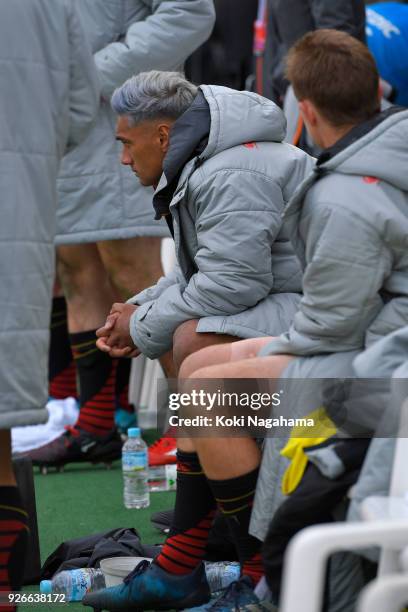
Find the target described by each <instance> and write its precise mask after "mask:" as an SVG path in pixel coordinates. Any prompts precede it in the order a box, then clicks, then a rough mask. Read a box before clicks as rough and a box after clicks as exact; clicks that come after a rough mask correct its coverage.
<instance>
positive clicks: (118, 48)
mask: <svg viewBox="0 0 408 612" xmlns="http://www.w3.org/2000/svg"><path fill="white" fill-rule="evenodd" d="M153 10H154V12H153V14H152V15H150V16H149V17H147V18H146V19H144V20H142V21H137V22H135V23H133V24H132V25H130V26H129V28H128V30H127V32H126V35H125V37H124V39H123V41H121V42H115V43H111V44H110V45H108V46H107V47H105V48H104V49H101V50H100V51H98V52H97V53H96V54H95V61H96V65H97V67H98V71H99V76H100V79H101V82H102V95H103V97H104V98H106V99H109V98H110V96H111V95H112V93H113V91H114V90H115V89H116V87H119V86H120V85H122V83H124V82H125V81H126V80H127V79H128V78H129V77H131V76H133V75H134V74H139V73H140V72H143V71H146V70H177V69H180V67H181V66H182V65H183V63H184V62H185V60H186V59H187V57H188V56H189V55H191V53H193V51H195V49H197V48H198V47H199V46H200V45H201V44H202V43H203V42H205V41H206V40H207V38H208V37H209V36H210V34H211V31H212V28H213V26H214V22H215V11H214V5H213V0H156V1H155V2H153Z"/></svg>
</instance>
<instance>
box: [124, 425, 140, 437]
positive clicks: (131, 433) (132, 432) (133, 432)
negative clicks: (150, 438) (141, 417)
mask: <svg viewBox="0 0 408 612" xmlns="http://www.w3.org/2000/svg"><path fill="white" fill-rule="evenodd" d="M127 433H128V437H129V438H140V427H130V428H129V429H128V431H127Z"/></svg>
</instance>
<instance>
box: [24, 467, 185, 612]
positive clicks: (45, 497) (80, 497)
mask: <svg viewBox="0 0 408 612" xmlns="http://www.w3.org/2000/svg"><path fill="white" fill-rule="evenodd" d="M35 491H36V503H37V515H38V530H39V537H40V548H41V562H42V563H43V562H44V561H45V559H46V558H47V557H48V556H49V555H50V554H51V553H52V552H53V551H54V550H55V548H56V547H57V546H58V545H59V544H61V542H63V541H65V540H70V539H73V538H78V537H81V536H85V535H90V534H93V533H98V532H101V531H107V530H109V529H114V528H116V527H135V528H136V529H137V530H138V532H139V534H140V537H141V539H142V542H144V543H146V544H157V543H160V542H161V541H162V540H163V536H162V534H160V533H159V532H158V531H157V530H156V529H154V528H153V527H152V526H151V524H150V516H151V514H152V513H153V512H156V511H158V510H165V509H167V508H171V507H172V506H173V504H174V493H173V492H162V493H152V494H151V495H150V507H149V508H146V509H142V510H127V509H126V508H125V507H124V505H123V497H122V496H123V484H122V472H121V466H120V462H119V461H117V462H116V463H114V464H113V466H112V469H110V470H108V469H106V467H105V466H91V465H89V464H81V465H69V466H67V467H66V468H65V471H64V472H62V473H56V472H55V471H51V470H50V472H49V473H48V474H47V475H45V476H44V475H42V474H39V473H38V472H37V470H36V468H35ZM24 591H25V592H38V587H28V588H25V589H24ZM64 609H65V610H68V611H69V612H77V611H80V610H81V611H83V612H84V611H85V610H87V609H88V610H91V608H84V606H82V604H80V603H72V604H69V605H68V606H64V605H61V604H60V605H55V604H49V605H45V604H40V605H36V606H33V605H21V606H19V611H20V612H34V611H35V610H38V611H40V610H41V612H42V611H43V610H44V612H48V611H51V610H52V611H58V610H59V611H62V610H64Z"/></svg>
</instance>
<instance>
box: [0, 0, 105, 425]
mask: <svg viewBox="0 0 408 612" xmlns="http://www.w3.org/2000/svg"><path fill="white" fill-rule="evenodd" d="M0 24H1V37H0V65H1V71H0V91H1V105H0V193H1V212H2V217H1V224H0V355H1V358H0V429H9V428H11V427H13V426H17V425H31V424H36V423H41V422H43V421H44V420H46V419H47V417H48V413H47V411H46V409H45V405H46V402H47V396H48V382H47V364H48V340H49V324H50V308H51V292H52V284H53V281H54V245H53V241H54V235H55V217H56V207H57V189H56V181H57V174H58V164H59V160H60V158H61V157H62V155H63V154H64V152H65V151H66V149H67V147H68V148H73V147H74V146H76V145H78V143H79V142H80V140H81V139H82V138H83V137H84V135H85V134H86V131H87V130H88V129H89V128H90V127H91V123H92V121H93V119H94V117H95V116H96V112H97V107H98V99H99V86H98V80H97V74H96V71H95V66H94V63H93V60H92V55H91V51H90V49H89V48H88V46H87V44H86V40H85V37H84V34H83V32H82V30H81V27H80V24H79V20H78V16H77V15H76V13H75V10H74V8H73V6H72V2H70V1H69V0H30V2H27V0H12V1H11V2H7V1H6V2H0Z"/></svg>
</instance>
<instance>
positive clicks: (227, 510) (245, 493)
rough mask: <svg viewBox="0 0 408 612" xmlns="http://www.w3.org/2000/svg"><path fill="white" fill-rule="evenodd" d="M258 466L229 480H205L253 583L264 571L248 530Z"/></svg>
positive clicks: (256, 547) (247, 574) (254, 539)
mask: <svg viewBox="0 0 408 612" xmlns="http://www.w3.org/2000/svg"><path fill="white" fill-rule="evenodd" d="M258 472H259V469H258V468H257V469H256V470H253V471H252V472H249V474H244V475H243V476H238V477H237V478H231V479H229V480H209V481H208V482H209V485H210V487H211V489H212V492H213V494H214V497H215V499H216V501H217V504H218V507H219V509H220V511H221V513H222V514H223V516H224V517H225V519H226V521H227V523H228V527H229V529H230V531H231V534H232V536H233V538H234V542H235V546H236V548H237V552H238V558H239V561H240V563H241V568H242V574H243V575H244V576H250V577H251V579H252V581H253V583H254V584H256V583H257V582H258V581H259V580H260V578H261V577H262V575H263V573H264V571H263V567H262V560H261V554H260V551H261V542H260V540H258V539H257V538H254V537H253V536H251V535H250V534H249V522H250V520H251V512H252V506H253V501H254V497H255V489H256V482H257V479H258Z"/></svg>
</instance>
